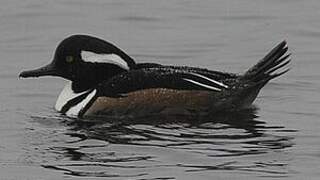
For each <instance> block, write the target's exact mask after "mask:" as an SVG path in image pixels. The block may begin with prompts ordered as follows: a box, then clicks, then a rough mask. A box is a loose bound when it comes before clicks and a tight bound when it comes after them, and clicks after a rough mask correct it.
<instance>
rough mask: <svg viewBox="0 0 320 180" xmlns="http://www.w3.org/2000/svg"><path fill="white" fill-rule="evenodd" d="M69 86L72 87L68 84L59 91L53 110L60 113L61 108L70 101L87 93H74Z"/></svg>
mask: <svg viewBox="0 0 320 180" xmlns="http://www.w3.org/2000/svg"><path fill="white" fill-rule="evenodd" d="M71 85H72V83H71V82H69V83H68V84H66V86H65V87H64V88H63V90H62V91H61V93H60V95H59V97H58V100H57V102H56V105H55V109H56V110H57V111H61V110H62V107H63V106H64V105H66V104H67V103H68V102H69V101H70V100H71V99H74V98H76V97H78V96H81V95H82V94H84V93H86V92H88V91H84V92H81V93H74V92H73V90H72V88H71Z"/></svg>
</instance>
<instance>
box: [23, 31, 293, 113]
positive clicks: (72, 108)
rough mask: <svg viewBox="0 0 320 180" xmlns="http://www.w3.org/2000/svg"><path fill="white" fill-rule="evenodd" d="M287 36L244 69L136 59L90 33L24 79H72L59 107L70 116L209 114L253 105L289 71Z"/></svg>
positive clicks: (67, 42) (63, 45)
mask: <svg viewBox="0 0 320 180" xmlns="http://www.w3.org/2000/svg"><path fill="white" fill-rule="evenodd" d="M290 55H291V54H290V53H288V46H287V42H286V41H285V40H284V41H282V42H280V43H279V44H278V45H277V46H275V47H274V48H273V49H272V50H271V51H270V52H269V53H268V54H266V55H265V56H264V57H263V58H262V59H261V60H260V61H258V63H257V64H255V65H254V66H252V67H251V68H249V69H248V70H247V71H246V72H244V73H243V74H236V73H227V72H222V71H215V70H209V69H207V68H200V67H190V66H174V65H163V64H159V63H150V62H142V63H138V62H136V61H135V60H134V59H133V58H132V57H131V56H129V55H128V54H126V53H125V52H124V51H123V50H121V49H119V48H118V47H116V46H115V45H114V44H112V43H110V42H107V41H105V40H103V39H101V38H98V37H93V36H90V35H83V34H76V35H71V36H69V37H67V38H65V39H64V40H62V41H61V42H60V43H59V44H58V46H57V48H56V50H55V53H54V56H53V60H52V61H51V63H49V64H48V65H46V66H43V67H40V68H38V69H34V70H27V71H23V72H21V73H20V74H19V77H20V78H35V77H43V76H56V77H61V78H64V79H66V80H68V83H67V84H66V85H65V87H64V88H63V90H62V91H61V93H60V95H59V96H58V99H57V101H56V104H55V106H54V107H55V109H56V110H57V111H58V112H60V113H62V114H63V115H66V116H69V117H78V118H85V117H110V116H133V117H135V116H143V115H151V114H165V115H179V114H181V115H189V114H196V115H208V114H215V113H219V112H231V111H235V110H241V109H246V108H250V107H252V104H253V102H254V100H255V99H256V97H257V95H258V93H259V92H260V90H261V89H262V87H264V86H265V85H266V84H267V83H268V82H269V81H270V80H272V79H274V78H276V77H279V76H281V75H283V74H285V73H286V72H288V71H289V70H290V68H288V67H287V66H288V64H289V63H290V61H291V59H290Z"/></svg>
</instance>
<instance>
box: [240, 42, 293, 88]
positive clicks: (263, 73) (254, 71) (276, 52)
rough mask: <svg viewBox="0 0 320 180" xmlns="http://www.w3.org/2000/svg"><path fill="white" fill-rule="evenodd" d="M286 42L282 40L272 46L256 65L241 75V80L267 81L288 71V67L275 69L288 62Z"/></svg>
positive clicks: (282, 66)
mask: <svg viewBox="0 0 320 180" xmlns="http://www.w3.org/2000/svg"><path fill="white" fill-rule="evenodd" d="M287 51H288V47H287V42H286V41H282V42H281V43H280V44H278V45H277V46H276V47H275V48H273V49H272V50H271V51H270V52H269V53H268V54H267V55H266V56H265V57H264V58H263V59H262V60H260V61H259V62H258V63H257V64H256V65H254V66H253V67H252V68H250V69H249V70H248V71H247V72H246V73H245V74H244V75H243V76H242V79H243V80H249V81H251V82H256V83H258V84H260V83H267V82H268V81H270V80H271V79H274V78H276V77H278V76H281V75H282V74H284V73H286V72H288V71H289V68H287V69H284V70H282V71H280V72H276V71H277V70H280V69H283V68H284V67H285V66H286V65H288V64H289V63H290V61H291V60H290V55H291V54H289V53H287Z"/></svg>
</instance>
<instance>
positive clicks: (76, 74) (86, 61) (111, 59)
mask: <svg viewBox="0 0 320 180" xmlns="http://www.w3.org/2000/svg"><path fill="white" fill-rule="evenodd" d="M134 66H135V62H134V60H133V59H132V58H131V57H130V56H128V55H127V54H126V53H124V52H123V51H122V50H120V49H119V48H117V47H116V46H114V45H112V44H110V43H108V42H106V41H104V40H102V39H99V38H95V37H92V36H88V35H73V36H70V37H68V38H66V39H64V40H63V41H62V42H61V43H60V44H59V45H58V47H57V48H56V51H55V54H54V57H53V60H52V62H51V63H50V64H48V65H46V66H43V67H41V68H38V69H34V70H29V71H23V72H21V73H20V75H19V76H20V77H22V78H28V77H41V76H58V77H62V78H65V79H68V80H70V81H72V89H73V90H74V91H75V92H81V91H84V90H87V89H89V88H92V86H94V85H96V84H97V83H99V82H101V81H103V80H106V79H108V78H110V77H112V76H114V75H116V74H119V73H121V72H124V71H128V70H129V69H132V68H134Z"/></svg>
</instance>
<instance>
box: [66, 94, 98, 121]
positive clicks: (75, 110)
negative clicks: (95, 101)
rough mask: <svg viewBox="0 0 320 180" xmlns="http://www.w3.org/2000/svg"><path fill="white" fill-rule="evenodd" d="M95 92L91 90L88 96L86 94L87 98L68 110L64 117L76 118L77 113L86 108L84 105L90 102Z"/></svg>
mask: <svg viewBox="0 0 320 180" xmlns="http://www.w3.org/2000/svg"><path fill="white" fill-rule="evenodd" d="M96 92H97V91H96V90H93V91H92V92H91V93H90V94H88V96H87V97H86V98H85V99H84V100H82V101H81V102H80V103H78V104H77V105H75V106H73V107H72V108H70V109H69V110H68V111H67V112H66V115H67V116H71V117H74V116H78V115H79V112H80V111H81V110H82V109H83V108H84V107H86V105H87V104H88V103H89V102H90V100H91V99H92V98H93V97H94V96H95V95H96Z"/></svg>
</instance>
